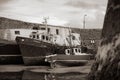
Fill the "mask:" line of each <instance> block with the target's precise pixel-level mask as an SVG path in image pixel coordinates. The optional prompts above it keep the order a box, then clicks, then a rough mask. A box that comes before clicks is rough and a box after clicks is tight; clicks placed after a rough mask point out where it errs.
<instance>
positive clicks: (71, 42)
mask: <svg viewBox="0 0 120 80" xmlns="http://www.w3.org/2000/svg"><path fill="white" fill-rule="evenodd" d="M71 36H72V34H71V29H70V26H69V40H70V42H69V44H70V47H71V46H72V40H71Z"/></svg>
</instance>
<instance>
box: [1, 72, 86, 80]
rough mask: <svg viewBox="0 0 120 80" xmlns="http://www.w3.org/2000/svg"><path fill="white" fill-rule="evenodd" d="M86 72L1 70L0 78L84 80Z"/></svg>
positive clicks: (2, 79) (17, 79)
mask: <svg viewBox="0 0 120 80" xmlns="http://www.w3.org/2000/svg"><path fill="white" fill-rule="evenodd" d="M86 75H87V74H81V73H78V72H71V73H57V74H55V73H38V72H30V71H22V72H2V73H0V80H86Z"/></svg>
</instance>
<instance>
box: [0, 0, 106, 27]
mask: <svg viewBox="0 0 120 80" xmlns="http://www.w3.org/2000/svg"><path fill="white" fill-rule="evenodd" d="M107 1H108V0H0V17H7V18H11V19H16V20H22V21H26V22H32V23H42V22H43V21H44V20H43V19H44V18H45V17H46V18H48V24H50V25H58V26H69V27H74V28H83V21H84V17H85V28H102V27H103V22H104V16H105V13H106V7H107ZM85 15H86V16H85Z"/></svg>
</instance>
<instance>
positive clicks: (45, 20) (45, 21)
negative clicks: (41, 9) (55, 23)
mask: <svg viewBox="0 0 120 80" xmlns="http://www.w3.org/2000/svg"><path fill="white" fill-rule="evenodd" d="M43 19H44V22H43V24H44V25H45V29H47V20H48V19H49V17H44V18H43Z"/></svg>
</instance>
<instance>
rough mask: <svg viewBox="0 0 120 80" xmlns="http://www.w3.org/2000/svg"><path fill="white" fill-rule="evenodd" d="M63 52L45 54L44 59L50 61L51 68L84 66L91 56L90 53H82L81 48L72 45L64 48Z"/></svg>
mask: <svg viewBox="0 0 120 80" xmlns="http://www.w3.org/2000/svg"><path fill="white" fill-rule="evenodd" d="M64 50H65V52H64V54H57V53H56V54H54V55H49V56H46V58H45V61H46V62H49V63H50V66H51V68H55V67H61V66H67V67H68V66H69V67H71V66H84V65H85V64H86V63H87V62H88V61H89V60H90V58H91V56H92V55H91V54H87V53H82V52H81V48H77V47H72V48H68V49H64Z"/></svg>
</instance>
